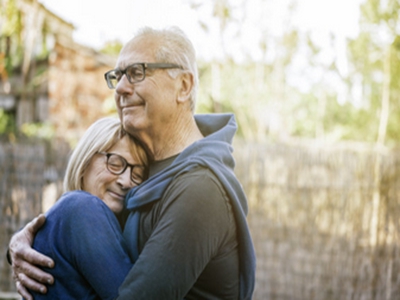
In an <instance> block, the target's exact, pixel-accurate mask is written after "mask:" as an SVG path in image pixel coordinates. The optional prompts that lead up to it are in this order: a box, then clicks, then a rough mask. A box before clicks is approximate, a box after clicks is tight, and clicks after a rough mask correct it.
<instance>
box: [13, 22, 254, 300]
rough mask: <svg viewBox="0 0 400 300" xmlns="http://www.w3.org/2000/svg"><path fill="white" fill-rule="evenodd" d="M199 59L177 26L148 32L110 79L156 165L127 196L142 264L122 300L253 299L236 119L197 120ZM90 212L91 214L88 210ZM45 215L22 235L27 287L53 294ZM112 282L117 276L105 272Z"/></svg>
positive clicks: (135, 252) (18, 263)
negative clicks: (42, 237) (39, 233)
mask: <svg viewBox="0 0 400 300" xmlns="http://www.w3.org/2000/svg"><path fill="white" fill-rule="evenodd" d="M197 77H198V76H197V66H196V58H195V51H194V49H193V46H192V44H191V42H190V41H189V40H188V39H187V37H186V36H185V35H184V34H183V32H182V31H181V30H179V29H177V28H169V29H165V30H153V29H150V28H144V29H142V30H141V31H139V33H138V35H136V36H135V37H134V38H133V39H132V40H131V41H129V42H128V43H127V44H126V45H125V46H124V48H123V49H122V50H121V53H120V55H119V57H118V61H117V65H116V68H115V69H114V70H111V71H109V72H107V73H106V74H105V78H106V81H107V84H108V86H109V87H110V88H112V89H115V100H116V104H117V108H118V112H119V115H120V118H121V120H122V124H123V126H124V128H125V130H126V131H127V132H128V133H129V134H131V135H134V136H135V137H136V138H138V139H139V140H140V141H141V142H142V143H143V145H144V147H145V148H146V149H147V152H148V154H149V156H150V159H151V161H152V163H151V165H150V170H149V172H150V174H149V175H150V176H149V179H148V180H147V181H145V182H144V183H143V184H142V185H140V186H138V187H136V188H134V189H132V190H131V191H130V193H129V194H128V195H127V199H126V200H127V201H126V203H127V209H128V210H129V211H130V214H129V217H128V219H127V222H126V224H125V229H124V236H125V238H126V240H127V242H128V244H129V248H130V249H129V250H130V256H131V259H132V260H133V261H134V262H135V264H134V266H133V267H132V269H131V271H130V273H129V274H128V276H127V277H126V279H125V281H124V283H123V284H122V286H121V287H120V289H119V298H118V299H183V298H185V299H251V297H252V293H253V289H254V280H255V278H254V277H255V255H254V249H253V244H252V241H251V237H250V234H249V230H248V226H247V223H246V217H245V216H246V213H247V202H246V197H245V195H244V193H243V191H242V188H241V185H240V183H239V182H238V181H237V179H236V177H235V175H234V171H233V168H234V160H233V157H232V154H231V152H232V147H231V142H232V139H233V136H234V134H235V131H236V124H235V120H234V117H233V115H230V114H220V115H218V114H210V115H194V108H195V102H196V90H197V86H198V78H197ZM88 213H89V212H88ZM43 219H44V218H43V217H41V218H39V219H37V220H36V221H33V222H31V223H30V224H28V225H27V226H26V227H25V228H24V229H23V230H22V231H21V232H19V233H17V234H16V235H14V237H13V238H12V240H11V242H10V254H11V259H12V261H13V271H14V274H15V278H16V281H17V289H18V291H19V292H20V294H22V295H23V296H25V297H26V298H29V297H30V295H29V293H28V291H27V288H30V289H33V290H36V291H43V292H45V290H46V288H45V286H44V285H43V283H51V282H52V281H53V278H52V277H51V275H49V274H47V273H44V272H43V271H42V270H41V269H39V268H37V267H35V266H49V265H50V266H51V265H52V264H53V262H52V261H51V260H50V259H49V258H47V257H43V256H42V255H41V254H38V253H36V252H35V251H34V250H32V249H30V243H31V241H32V240H33V238H34V235H35V232H36V230H38V228H40V226H41V224H42V222H43ZM105 276H107V275H106V274H105Z"/></svg>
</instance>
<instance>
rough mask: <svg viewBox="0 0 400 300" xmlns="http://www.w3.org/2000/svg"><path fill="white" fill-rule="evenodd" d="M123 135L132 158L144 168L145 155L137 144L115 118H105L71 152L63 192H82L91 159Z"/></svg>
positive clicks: (98, 121) (92, 127)
mask: <svg viewBox="0 0 400 300" xmlns="http://www.w3.org/2000/svg"><path fill="white" fill-rule="evenodd" d="M125 135H127V136H128V137H129V147H130V150H131V153H132V155H133V158H134V159H135V160H137V161H138V163H139V164H142V165H144V166H145V167H146V170H147V164H148V160H147V155H146V152H145V150H144V149H143V148H142V147H141V146H140V144H139V142H138V141H137V140H136V139H135V138H134V137H132V136H130V135H129V134H127V133H126V132H125V131H124V130H123V128H122V125H121V122H120V120H119V119H117V118H111V117H106V118H102V119H100V120H97V121H96V122H94V123H93V124H92V125H91V126H90V127H89V128H88V130H87V131H86V132H85V134H84V135H83V136H82V138H81V139H80V140H79V142H78V144H77V146H76V148H75V150H74V151H73V152H72V154H71V157H70V159H69V162H68V166H67V170H66V172H65V177H64V192H68V191H73V190H82V178H83V176H84V174H85V171H86V169H87V167H88V166H89V163H90V160H91V159H92V157H93V156H94V155H95V154H96V153H98V152H102V151H107V150H108V149H110V148H111V147H112V146H114V145H115V144H116V143H117V142H118V141H119V140H120V139H122V138H123V137H124V136H125Z"/></svg>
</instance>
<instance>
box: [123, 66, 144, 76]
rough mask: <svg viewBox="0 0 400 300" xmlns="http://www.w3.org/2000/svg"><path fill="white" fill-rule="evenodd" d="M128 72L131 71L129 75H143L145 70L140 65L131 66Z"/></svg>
mask: <svg viewBox="0 0 400 300" xmlns="http://www.w3.org/2000/svg"><path fill="white" fill-rule="evenodd" d="M127 72H129V76H132V77H141V76H142V75H143V70H142V68H140V67H131V68H129V70H127Z"/></svg>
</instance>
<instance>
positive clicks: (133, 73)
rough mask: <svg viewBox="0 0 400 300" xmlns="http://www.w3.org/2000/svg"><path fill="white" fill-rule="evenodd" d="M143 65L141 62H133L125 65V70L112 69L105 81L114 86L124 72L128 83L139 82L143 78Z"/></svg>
mask: <svg viewBox="0 0 400 300" xmlns="http://www.w3.org/2000/svg"><path fill="white" fill-rule="evenodd" d="M144 72H145V71H144V66H143V64H134V65H131V66H129V67H127V68H126V69H125V70H119V69H116V70H113V71H111V72H109V73H108V74H107V81H108V82H109V83H110V84H111V86H112V87H113V88H115V87H116V86H117V84H118V82H119V81H120V80H121V78H122V76H123V75H124V74H125V75H126V77H127V78H128V81H129V82H130V83H134V82H139V81H142V80H143V79H144V76H145V73H144Z"/></svg>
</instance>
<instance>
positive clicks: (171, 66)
mask: <svg viewBox="0 0 400 300" xmlns="http://www.w3.org/2000/svg"><path fill="white" fill-rule="evenodd" d="M138 65H140V66H142V68H143V78H141V79H138V80H133V78H132V77H131V76H129V75H128V74H127V73H126V71H127V70H128V69H129V68H132V67H133V66H138ZM146 69H181V70H183V67H182V66H180V65H177V64H172V63H134V64H131V65H129V66H127V67H126V68H125V69H124V70H121V69H113V70H110V71H108V72H106V73H105V74H104V78H105V80H106V82H107V86H108V87H109V88H110V89H115V88H116V86H113V84H112V83H111V79H109V76H110V74H111V72H116V71H119V72H121V77H120V79H119V80H121V78H122V76H124V75H125V76H126V78H128V81H129V82H130V83H136V82H141V81H143V80H144V79H145V78H146ZM119 80H118V79H117V82H119Z"/></svg>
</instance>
